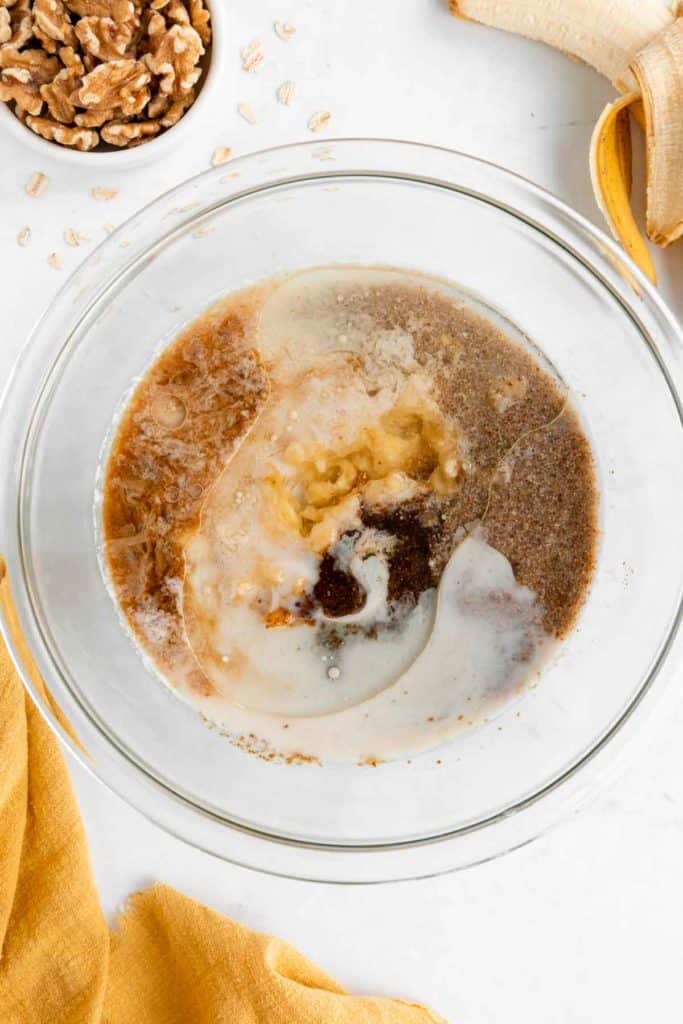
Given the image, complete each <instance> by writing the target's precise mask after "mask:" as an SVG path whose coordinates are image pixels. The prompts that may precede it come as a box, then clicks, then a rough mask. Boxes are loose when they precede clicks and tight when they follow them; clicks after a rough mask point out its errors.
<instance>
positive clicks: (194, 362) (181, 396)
mask: <svg viewBox="0 0 683 1024" xmlns="http://www.w3.org/2000/svg"><path fill="white" fill-rule="evenodd" d="M425 280H426V279H415V278H413V277H411V276H409V275H398V274H394V275H386V280H384V279H382V280H381V282H380V283H378V284H377V285H376V286H373V285H372V283H370V284H368V282H365V281H364V282H362V283H359V282H358V281H354V280H353V279H349V280H348V281H347V280H344V279H342V278H340V280H339V282H336V283H335V285H334V288H332V289H331V291H330V294H329V295H328V296H327V298H325V299H324V300H323V299H319V300H312V305H311V309H310V311H309V312H310V315H311V316H312V317H315V316H316V315H317V313H316V307H315V302H316V301H319V302H320V303H321V315H322V314H323V313H324V314H325V316H328V315H332V314H334V316H335V317H336V318H338V320H339V323H342V324H349V325H351V328H352V329H356V330H357V329H358V325H361V327H362V329H363V330H364V331H366V332H367V333H368V335H372V336H373V337H374V336H377V337H380V338H382V339H386V338H393V337H397V336H400V337H403V336H409V337H410V339H411V340H412V346H413V354H414V361H415V364H416V366H417V368H419V370H420V371H424V373H425V374H426V375H427V376H428V378H429V379H430V381H431V382H432V383H433V396H434V399H435V401H436V404H437V405H438V408H439V410H440V412H441V414H442V415H443V417H444V418H445V420H447V421H448V422H449V423H452V424H455V425H456V427H457V434H458V437H459V439H460V441H459V450H458V459H459V468H458V471H457V487H454V488H452V489H450V491H449V490H448V489H446V492H445V493H444V489H442V492H441V493H439V491H438V488H437V489H430V487H428V486H427V485H426V483H425V481H427V480H428V479H430V480H431V479H432V478H433V474H434V472H435V466H436V460H435V458H433V457H432V456H431V455H429V456H427V457H426V461H425V462H424V465H422V464H421V465H419V466H417V468H415V469H414V470H413V475H414V476H415V478H416V480H417V481H418V484H419V485H420V487H421V491H420V493H418V494H417V495H413V496H411V497H410V498H408V499H406V500H405V501H402V502H401V503H399V504H397V505H395V506H394V507H382V506H381V504H380V506H379V507H377V506H367V505H366V506H364V507H363V508H362V512H361V522H362V527H361V528H363V529H364V528H369V529H372V530H376V531H378V532H379V533H380V534H381V535H382V536H385V535H387V536H388V537H389V538H390V539H391V540H392V544H391V549H390V551H389V553H388V555H387V566H388V584H387V596H388V600H389V601H390V602H392V603H393V605H394V606H395V607H397V608H400V609H401V615H403V616H405V615H406V614H408V612H409V611H410V609H411V608H413V607H415V605H416V604H417V602H418V601H419V599H420V596H421V595H422V594H423V593H424V592H425V591H428V590H430V589H431V588H434V587H435V586H437V585H438V582H439V579H440V578H441V575H442V572H443V570H444V568H445V566H446V564H447V562H448V560H449V558H450V557H451V554H452V553H453V550H454V548H455V547H456V545H457V543H458V542H459V541H460V540H461V539H462V537H463V536H464V535H465V534H466V531H469V530H470V529H471V528H472V524H475V523H479V524H480V529H482V530H483V533H484V536H485V539H486V542H487V543H488V544H489V545H490V546H491V547H493V548H495V549H496V550H497V551H499V552H500V553H501V554H503V555H504V556H505V558H507V559H508V561H509V562H510V565H511V567H512V570H513V572H514V576H515V579H516V581H517V582H518V583H519V584H520V585H523V586H524V587H528V588H530V590H532V591H534V593H535V595H536V599H537V602H538V606H539V608H540V609H541V618H542V626H543V629H544V631H545V632H546V633H547V634H548V635H550V636H555V637H558V638H561V637H564V636H565V635H566V633H567V632H568V631H569V629H570V628H571V626H572V625H573V623H574V621H575V619H576V615H577V613H578V610H579V608H580V606H581V603H582V601H583V599H584V597H585V594H586V591H587V588H588V585H589V582H590V579H591V575H592V572H593V568H594V561H595V550H596V536H597V525H596V520H597V513H596V508H597V493H596V483H595V476H594V467H593V459H592V455H591V451H590V446H589V444H588V442H587V440H586V437H585V435H584V433H583V431H582V429H581V426H580V423H579V421H578V419H577V416H576V414H575V413H574V412H573V411H572V410H571V408H569V407H568V406H567V403H566V396H565V395H564V393H563V391H562V388H561V387H560V386H559V385H558V383H557V381H556V380H555V379H554V378H553V377H552V376H551V374H550V372H549V371H548V370H547V369H546V368H545V367H544V366H542V364H541V362H540V361H539V360H538V359H537V358H536V357H535V355H534V354H532V352H531V351H530V350H528V349H527V348H525V347H523V346H522V345H520V344H518V343H517V342H515V341H513V340H511V339H510V338H508V337H507V336H506V335H505V334H504V333H503V331H502V330H501V329H500V328H499V327H498V326H497V325H495V324H494V323H493V322H491V321H489V320H487V319H485V318H484V317H482V316H481V315H479V313H477V312H475V311H474V310H473V309H472V308H468V306H467V305H465V303H463V302H462V301H460V300H457V299H454V298H453V296H452V295H451V294H448V293H447V292H446V291H445V290H444V289H443V288H440V287H437V286H436V283H432V284H431V285H427V284H425V283H424V282H425ZM278 286H279V285H278V282H277V281H275V282H270V283H268V284H266V285H264V286H261V287H257V288H255V289H252V290H250V291H247V292H244V293H241V294H238V295H235V296H231V297H229V298H227V299H225V300H223V301H221V302H220V303H218V304H217V305H216V306H214V307H213V308H212V309H210V310H209V311H208V312H206V313H205V314H203V315H202V316H201V317H199V318H198V319H197V320H195V321H194V322H193V323H192V324H191V325H190V326H189V327H188V328H186V329H185V330H184V331H183V332H182V333H181V334H180V335H179V337H178V338H177V339H176V340H175V341H174V342H173V343H172V344H171V345H170V346H169V347H168V348H167V349H166V350H165V351H164V352H163V353H162V354H161V355H160V356H159V357H158V359H157V360H156V361H155V363H154V364H153V365H152V367H151V368H150V369H149V371H148V372H147V374H146V375H145V377H144V378H143V380H142V381H141V382H140V384H139V385H138V386H137V388H136V390H135V393H134V395H133V397H132V398H131V400H130V402H129V404H128V406H127V408H126V410H125V413H124V415H123V418H122V420H121V422H120V424H119V427H118V430H117V432H116V436H115V439H114V442H113V445H112V449H111V454H110V457H109V461H108V464H107V469H106V476H105V482H104V492H103V534H104V542H105V549H106V561H107V567H108V570H109V573H110V576H111V580H112V582H113V585H114V589H115V592H116V597H117V599H118V601H119V604H120V606H121V608H122V609H123V612H124V614H125V616H126V618H127V620H128V623H129V625H130V627H131V629H132V631H133V633H134V634H135V637H136V639H137V640H138V641H139V643H140V644H141V646H142V647H143V648H144V649H145V650H146V651H147V652H148V653H149V654H150V655H151V656H152V657H153V659H154V661H155V662H156V663H157V664H158V665H159V667H160V668H161V670H162V672H164V673H165V674H167V675H169V676H170V678H171V681H173V676H174V675H175V676H176V677H177V674H178V672H182V674H183V676H184V678H185V680H186V681H187V683H188V685H189V686H190V687H191V688H192V689H194V690H195V691H196V692H197V693H199V694H205V695H210V694H211V693H212V691H213V685H212V682H211V681H210V680H209V678H207V675H206V673H205V672H204V671H203V670H202V668H201V667H200V664H199V663H198V661H197V660H196V658H195V657H193V654H192V651H191V650H190V648H189V645H188V642H187V637H186V633H185V627H184V623H183V617H182V600H181V596H182V588H183V579H184V575H185V563H184V546H185V544H186V541H187V538H188V537H190V536H191V535H192V534H193V533H194V532H195V531H196V530H197V528H198V525H199V521H200V512H201V510H202V506H203V504H204V501H205V498H206V495H207V493H208V491H209V489H210V488H211V486H212V484H213V483H214V481H215V480H216V478H217V477H218V476H219V474H220V473H221V471H222V470H223V469H224V467H226V466H228V465H229V463H230V460H231V457H232V456H233V453H234V452H235V450H236V446H238V445H239V443H240V441H241V440H242V439H243V438H244V436H245V434H246V433H247V432H248V431H249V430H250V428H251V427H252V426H253V425H254V424H255V422H256V421H257V420H258V419H259V416H260V414H261V413H262V411H263V409H264V408H265V406H266V404H267V402H268V398H269V394H270V392H271V378H272V374H273V364H272V361H269V356H268V353H265V354H264V353H260V351H259V313H260V310H261V307H262V306H263V304H264V302H266V301H267V299H268V296H269V295H271V294H272V292H273V289H275V290H277V288H278ZM323 306H324V307H325V308H324V309H323ZM328 306H329V309H328ZM333 307H334V308H333ZM301 308H302V310H303V312H304V313H306V311H307V309H306V302H305V301H304V300H302V303H301ZM330 310H332V313H330ZM340 337H341V339H342V340H341V342H340V344H342V343H343V341H344V339H345V337H346V336H345V335H340ZM288 355H289V356H290V357H292V356H291V353H288ZM292 358H293V359H294V362H296V358H295V357H292ZM353 365H355V364H353ZM430 474H432V476H430ZM358 479H359V482H360V484H363V483H364V481H363V479H362V472H361V474H360V476H359V478H358ZM351 532H353V531H351ZM356 533H358V528H356ZM351 539H352V540H353V537H352V538H351ZM364 600H365V592H364V590H363V588H362V587H361V586H360V584H359V582H358V580H357V579H356V578H355V577H354V576H353V575H352V574H351V573H350V572H349V570H348V567H346V568H345V567H344V566H342V565H341V564H339V563H338V562H337V560H336V556H335V553H334V550H333V549H332V548H330V550H327V551H325V552H324V553H323V554H322V557H321V561H320V567H319V575H318V579H317V580H316V582H315V585H314V586H312V587H311V588H310V590H309V592H308V593H306V594H305V595H303V597H302V599H301V600H300V601H299V603H298V605H297V607H296V608H295V609H294V611H292V610H291V608H290V610H289V611H288V612H287V613H286V614H287V615H289V616H290V619H291V616H292V615H293V616H295V617H296V616H297V615H299V616H301V617H302V618H306V617H307V616H309V617H310V616H311V615H312V614H314V613H315V609H316V608H317V609H321V610H322V611H323V612H324V614H325V616H327V618H328V619H329V618H331V619H334V618H338V617H340V616H344V615H348V614H352V613H354V612H357V611H358V610H359V609H360V608H362V606H363V603H364ZM280 611H281V610H280V609H275V611H271V613H270V614H271V615H274V616H275V618H273V619H272V621H271V622H269V623H267V625H273V626H277V625H278V624H279V622H280V621H283V622H284V620H278V619H277V615H278V614H279V612H280ZM299 628H303V627H299ZM367 635H368V636H369V637H371V636H372V630H368V631H367ZM325 636H327V641H328V642H329V645H330V649H334V646H335V644H337V645H338V644H340V643H343V642H344V640H343V636H340V632H339V630H337V629H336V628H335V627H334V624H332V626H330V623H329V622H327V623H326V624H325V628H324V630H322V633H321V640H322V641H323V642H324V641H325ZM368 642H371V640H369V641H368ZM171 670H172V671H171Z"/></svg>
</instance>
